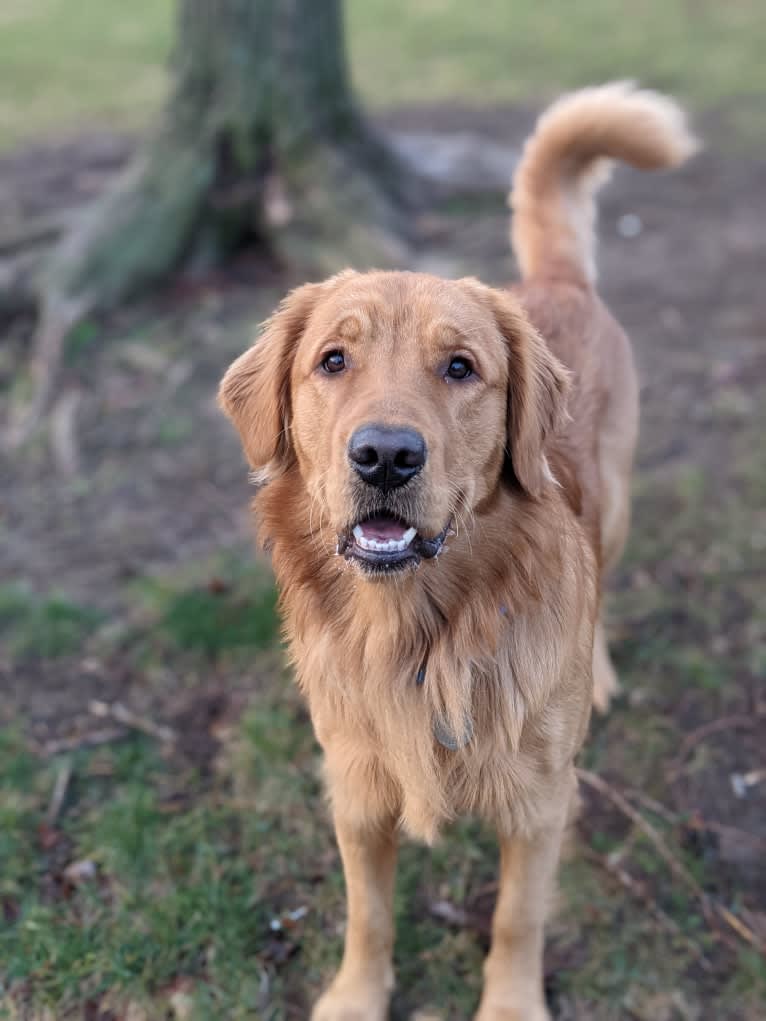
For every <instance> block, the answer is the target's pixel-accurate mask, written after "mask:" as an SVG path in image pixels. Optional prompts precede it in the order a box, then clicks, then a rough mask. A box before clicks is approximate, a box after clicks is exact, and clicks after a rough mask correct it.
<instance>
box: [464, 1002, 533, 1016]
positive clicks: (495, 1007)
mask: <svg viewBox="0 0 766 1021" xmlns="http://www.w3.org/2000/svg"><path fill="white" fill-rule="evenodd" d="M474 1021H551V1016H550V1014H549V1013H548V1010H547V1008H546V1007H545V1006H544V1004H531V1005H530V1006H528V1007H505V1006H503V1004H502V1003H500V1002H493V1003H482V1005H481V1006H480V1007H479V1013H478V1014H477V1015H476V1016H475V1018H474Z"/></svg>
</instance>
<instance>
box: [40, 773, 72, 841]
mask: <svg viewBox="0 0 766 1021" xmlns="http://www.w3.org/2000/svg"><path fill="white" fill-rule="evenodd" d="M71 779H72V763H71V761H70V760H69V759H65V760H64V762H62V763H61V765H60V766H59V768H58V772H57V773H56V780H55V782H54V784H53V791H52V792H51V800H50V801H49V803H48V811H47V812H46V813H45V822H46V823H47V825H48V826H53V825H54V824H55V822H56V820H57V819H58V817H59V813H60V812H61V806H62V805H63V804H64V798H65V797H66V792H67V790H68V789H69V781H70V780H71Z"/></svg>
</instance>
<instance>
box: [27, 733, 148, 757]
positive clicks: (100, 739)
mask: <svg viewBox="0 0 766 1021" xmlns="http://www.w3.org/2000/svg"><path fill="white" fill-rule="evenodd" d="M127 734H128V731H127V730H126V729H125V728H124V727H106V728H104V729H102V730H90V731H87V732H86V733H85V734H72V735H71V736H70V737H61V738H53V739H52V740H50V741H46V742H45V743H44V744H42V745H40V746H38V747H39V750H40V752H41V753H42V754H43V755H46V756H49V757H52V756H54V755H61V754H62V752H76V751H78V750H79V749H80V748H93V747H95V746H97V745H102V744H111V742H112V741H119V740H121V739H122V738H124V737H126V736H127Z"/></svg>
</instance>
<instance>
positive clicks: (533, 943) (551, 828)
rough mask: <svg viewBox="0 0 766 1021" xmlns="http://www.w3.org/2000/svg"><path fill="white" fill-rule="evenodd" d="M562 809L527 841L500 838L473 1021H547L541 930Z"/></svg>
mask: <svg viewBox="0 0 766 1021" xmlns="http://www.w3.org/2000/svg"><path fill="white" fill-rule="evenodd" d="M567 815H568V812H567V807H566V806H565V805H562V810H561V812H560V813H559V814H558V817H557V818H556V819H554V820H553V821H551V822H549V823H548V824H547V825H546V826H545V827H544V828H542V829H541V830H540V831H539V832H537V833H535V834H534V835H532V836H522V835H521V834H519V835H516V836H513V837H507V838H504V839H501V842H500V890H499V894H498V899H497V906H496V907H495V914H494V917H493V919H492V947H491V949H490V953H489V956H488V957H487V960H486V962H485V964H484V993H483V995H482V998H481V1004H480V1005H479V1012H478V1014H477V1015H476V1019H475V1021H550V1014H549V1013H548V1010H547V1008H546V1006H545V993H544V991H543V925H544V923H545V916H546V912H547V909H548V905H549V902H550V899H551V894H552V891H553V885H554V880H555V875H556V866H557V864H558V859H559V852H560V850H561V840H562V835H563V832H564V827H565V825H566V819H567Z"/></svg>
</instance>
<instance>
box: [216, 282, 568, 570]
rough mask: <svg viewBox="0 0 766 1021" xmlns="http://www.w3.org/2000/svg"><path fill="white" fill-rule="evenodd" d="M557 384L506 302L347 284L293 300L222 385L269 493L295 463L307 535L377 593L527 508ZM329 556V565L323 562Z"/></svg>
mask: <svg viewBox="0 0 766 1021" xmlns="http://www.w3.org/2000/svg"><path fill="white" fill-rule="evenodd" d="M564 388H565V373H564V370H563V368H562V367H561V366H560V365H559V364H558V363H557V362H556V360H555V359H554V358H553V356H552V355H551V354H550V352H549V351H548V349H547V347H546V345H545V344H544V343H543V341H542V340H541V339H540V338H539V337H538V335H537V334H536V333H535V332H534V331H533V330H532V328H531V327H530V325H529V323H528V322H527V320H526V319H525V317H524V315H523V313H522V311H521V310H520V308H519V307H518V305H517V304H516V302H515V301H514V300H513V299H512V297H511V296H510V295H509V294H506V293H504V292H497V291H492V290H490V289H489V288H487V287H484V286H483V285H481V284H479V283H478V282H476V281H473V280H460V281H446V280H440V279H438V278H435V277H430V276H426V275H421V274H412V273H369V274H357V273H352V272H346V273H342V274H340V275H339V276H337V277H334V278H332V279H331V280H328V281H327V282H325V283H324V284H308V285H306V286H304V287H301V288H298V289H297V290H296V291H294V292H292V294H291V295H289V296H288V297H287V299H286V300H285V301H284V302H283V304H282V305H281V306H280V308H279V309H278V310H277V312H276V313H275V315H274V316H273V318H272V319H271V320H270V322H269V324H268V325H267V328H266V331H265V333H264V335H263V337H262V338H261V340H260V341H259V342H258V343H257V344H256V345H255V346H254V347H253V348H251V349H250V351H248V352H246V353H245V354H244V355H243V356H242V357H241V358H239V359H238V360H237V361H236V362H235V363H234V364H233V365H232V366H231V368H230V369H229V371H228V372H227V374H226V376H225V378H224V381H223V383H222V385H221V403H222V405H223V407H224V410H225V411H226V412H227V413H228V414H229V416H230V417H231V418H232V420H233V421H234V423H235V425H236V426H237V428H238V430H239V432H240V435H241V437H242V441H243V445H244V448H245V452H246V453H247V456H248V459H249V461H250V463H251V465H252V466H253V467H254V468H255V469H256V470H257V471H258V472H260V473H262V474H263V476H264V478H265V479H268V477H269V476H270V475H272V474H274V473H278V472H280V471H283V470H284V469H285V467H286V466H287V465H288V464H290V463H294V462H295V463H297V467H298V470H299V471H300V475H301V478H302V480H303V484H304V486H305V489H306V494H307V500H308V501H309V502H310V507H311V510H310V514H311V517H312V519H313V524H312V527H315V528H317V529H320V528H321V527H327V526H328V525H329V526H330V528H331V530H332V534H333V535H334V536H335V537H336V542H337V551H338V552H339V553H342V554H343V555H344V556H345V557H346V558H347V559H348V560H349V561H351V562H352V563H354V564H355V565H356V566H358V567H359V568H360V569H361V570H362V571H363V572H364V573H365V574H366V575H368V576H371V577H378V578H380V577H386V576H388V575H391V574H393V573H395V572H397V571H400V570H403V569H406V568H411V567H416V566H417V565H418V564H419V563H420V562H421V561H422V560H424V559H431V558H433V557H434V556H436V554H438V552H439V551H440V549H441V547H442V545H443V543H444V541H445V538H446V537H447V535H448V534H449V532H450V530H451V529H452V527H453V526H454V525H455V524H457V523H459V522H461V521H465V519H466V518H468V517H469V516H470V515H471V514H472V513H473V512H474V510H475V509H476V508H477V507H478V506H479V505H480V504H481V502H482V501H483V500H485V499H486V498H487V497H488V496H489V495H490V494H491V493H492V491H493V490H494V489H495V487H496V486H498V485H499V484H500V478H501V473H502V469H503V464H504V461H505V460H506V458H507V456H508V455H509V454H510V460H511V464H512V468H513V473H514V475H515V477H516V479H517V481H518V483H519V484H520V485H521V487H522V488H523V489H524V490H525V491H526V492H527V494H528V495H529V496H531V497H535V496H537V495H539V492H540V489H541V487H542V485H543V483H544V476H545V458H544V453H543V444H544V441H545V436H546V434H547V433H548V431H549V430H550V429H551V428H553V427H554V425H555V422H556V419H557V418H558V416H559V415H560V414H561V413H562V411H563V407H562V405H563V401H562V396H563V391H564ZM329 552H330V550H329V549H328V554H329Z"/></svg>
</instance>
